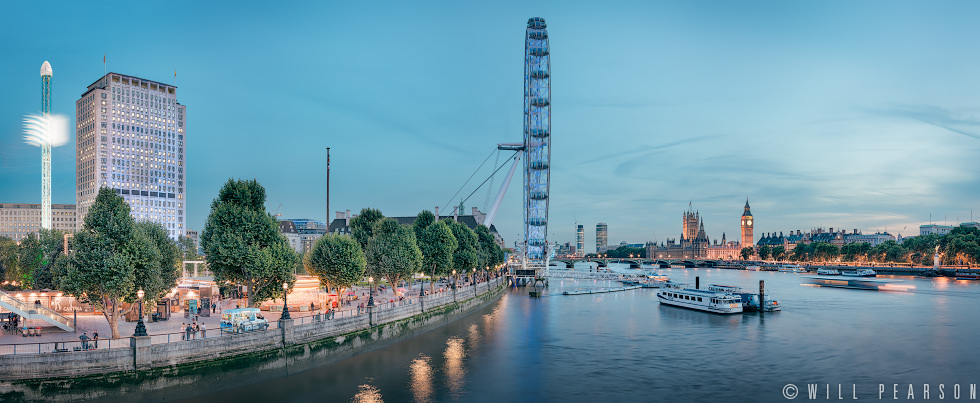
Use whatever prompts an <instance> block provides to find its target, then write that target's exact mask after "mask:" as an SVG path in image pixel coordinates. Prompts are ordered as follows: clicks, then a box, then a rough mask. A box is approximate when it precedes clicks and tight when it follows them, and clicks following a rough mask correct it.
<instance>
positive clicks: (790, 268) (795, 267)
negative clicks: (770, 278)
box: [779, 264, 806, 273]
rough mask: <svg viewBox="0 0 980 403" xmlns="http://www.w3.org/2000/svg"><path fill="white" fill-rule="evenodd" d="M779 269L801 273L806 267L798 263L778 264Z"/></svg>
mask: <svg viewBox="0 0 980 403" xmlns="http://www.w3.org/2000/svg"><path fill="white" fill-rule="evenodd" d="M779 271H784V272H789V273H803V272H805V271H806V269H804V268H802V267H800V265H798V264H784V265H782V266H779Z"/></svg>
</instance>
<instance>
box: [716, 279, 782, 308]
mask: <svg viewBox="0 0 980 403" xmlns="http://www.w3.org/2000/svg"><path fill="white" fill-rule="evenodd" d="M708 290H709V291H720V292H725V293H729V294H732V295H737V296H738V297H739V298H741V300H742V310H743V311H744V312H757V311H760V310H761V311H763V312H774V311H781V310H783V307H782V306H780V305H779V301H777V300H775V299H773V298H772V296H771V295H769V294H765V299H766V305H765V307H761V306H760V305H759V294H753V293H750V292H745V291H744V290H742V289H741V288H739V287H735V286H731V285H721V284H712V285H709V286H708Z"/></svg>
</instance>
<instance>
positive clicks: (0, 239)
mask: <svg viewBox="0 0 980 403" xmlns="http://www.w3.org/2000/svg"><path fill="white" fill-rule="evenodd" d="M19 249H20V248H19V247H18V246H17V242H14V240H13V239H10V238H7V237H5V236H0V280H3V279H8V280H10V279H11V278H10V277H8V274H14V273H15V272H16V271H17V263H18V261H19V260H20V259H19V258H20V253H19V252H20V251H19ZM11 277H12V276H11Z"/></svg>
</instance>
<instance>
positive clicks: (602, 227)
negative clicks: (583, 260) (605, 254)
mask: <svg viewBox="0 0 980 403" xmlns="http://www.w3.org/2000/svg"><path fill="white" fill-rule="evenodd" d="M608 241H609V226H608V225H606V223H604V222H601V223H598V224H596V225H595V252H596V253H599V250H601V249H602V247H603V246H606V245H607V244H608V243H609V242H608Z"/></svg>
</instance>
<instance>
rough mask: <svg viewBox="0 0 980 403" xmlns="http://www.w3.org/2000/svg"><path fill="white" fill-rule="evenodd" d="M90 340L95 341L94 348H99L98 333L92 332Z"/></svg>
mask: <svg viewBox="0 0 980 403" xmlns="http://www.w3.org/2000/svg"><path fill="white" fill-rule="evenodd" d="M92 340H95V348H99V332H92Z"/></svg>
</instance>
